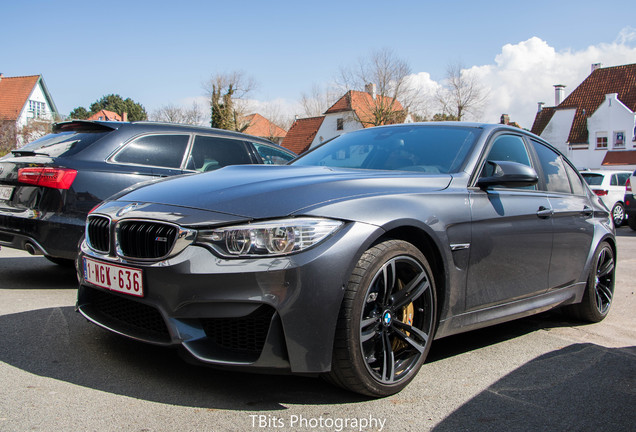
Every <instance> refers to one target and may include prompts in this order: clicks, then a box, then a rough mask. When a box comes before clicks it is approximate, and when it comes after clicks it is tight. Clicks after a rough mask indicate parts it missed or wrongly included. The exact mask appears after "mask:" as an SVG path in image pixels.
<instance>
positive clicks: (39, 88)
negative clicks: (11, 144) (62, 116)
mask: <svg viewBox="0 0 636 432" xmlns="http://www.w3.org/2000/svg"><path fill="white" fill-rule="evenodd" d="M57 114H58V112H57V108H56V106H55V103H54V102H53V98H52V97H51V94H50V93H49V91H48V89H47V88H46V84H44V79H43V78H42V75H32V76H21V77H5V76H4V75H3V74H1V73H0V121H2V122H7V121H11V122H14V123H15V125H16V127H17V128H22V127H24V126H26V125H27V124H28V123H29V121H31V120H33V119H35V120H37V119H41V120H48V121H50V120H53V119H54V118H55V117H56V116H57Z"/></svg>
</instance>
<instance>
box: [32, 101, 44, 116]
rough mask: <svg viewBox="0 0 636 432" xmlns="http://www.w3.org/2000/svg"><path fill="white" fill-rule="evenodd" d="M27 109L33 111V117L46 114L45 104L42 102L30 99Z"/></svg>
mask: <svg viewBox="0 0 636 432" xmlns="http://www.w3.org/2000/svg"><path fill="white" fill-rule="evenodd" d="M29 111H31V112H32V113H33V117H34V118H39V117H44V116H45V115H46V104H45V103H44V102H38V101H34V100H30V101H29Z"/></svg>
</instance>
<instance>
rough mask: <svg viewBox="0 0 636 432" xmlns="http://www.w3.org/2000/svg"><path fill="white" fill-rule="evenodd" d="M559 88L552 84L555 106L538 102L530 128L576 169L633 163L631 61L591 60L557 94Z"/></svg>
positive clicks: (635, 98)
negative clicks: (583, 74)
mask: <svg viewBox="0 0 636 432" xmlns="http://www.w3.org/2000/svg"><path fill="white" fill-rule="evenodd" d="M564 87H565V86H563V85H556V86H555V106H553V107H545V108H544V107H543V106H542V104H541V103H540V104H539V111H538V112H537V114H536V117H535V119H534V124H533V125H532V132H534V133H535V134H537V135H540V136H541V137H543V138H545V139H546V140H547V141H549V142H550V143H552V144H553V145H554V146H556V147H557V148H559V149H560V150H561V151H562V152H563V153H564V154H566V155H567V156H568V158H569V159H570V160H571V161H572V162H573V163H574V164H575V165H576V166H577V167H578V168H599V167H607V168H610V167H617V168H626V169H634V168H636V127H635V125H636V64H630V65H622V66H613V67H606V68H603V67H601V66H600V64H594V65H592V72H591V73H590V75H589V76H588V77H587V78H586V79H585V80H584V81H583V82H582V83H581V84H580V85H579V86H578V87H577V88H576V89H574V90H573V91H572V93H570V94H569V95H568V97H566V98H565V99H562V95H563V91H564Z"/></svg>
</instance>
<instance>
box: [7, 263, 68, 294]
mask: <svg viewBox="0 0 636 432" xmlns="http://www.w3.org/2000/svg"><path fill="white" fill-rule="evenodd" d="M0 274H1V275H2V283H1V284H0V289H47V290H48V289H77V276H76V273H75V268H73V267H70V266H69V267H65V266H60V265H57V264H53V263H52V262H50V261H48V260H47V259H46V258H44V257H41V256H40V257H19V258H6V257H3V258H2V259H1V260H0Z"/></svg>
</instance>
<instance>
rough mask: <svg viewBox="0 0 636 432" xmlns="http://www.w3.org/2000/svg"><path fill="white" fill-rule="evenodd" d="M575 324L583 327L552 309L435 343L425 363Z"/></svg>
mask: <svg viewBox="0 0 636 432" xmlns="http://www.w3.org/2000/svg"><path fill="white" fill-rule="evenodd" d="M578 325H587V324H584V323H580V322H577V321H572V320H571V319H570V318H568V317H567V316H565V315H564V314H563V313H562V312H561V311H560V310H558V309H554V310H551V311H548V312H544V313H541V314H537V315H532V316H530V317H527V318H522V319H517V320H514V321H510V322H506V323H503V324H498V325H495V326H491V327H486V328H483V329H479V330H473V331H470V332H467V333H460V334H458V335H454V336H449V337H445V338H443V339H439V340H435V341H434V342H433V345H432V346H431V351H430V352H429V354H428V358H427V362H429V363H430V362H435V361H439V360H444V359H446V358H450V357H453V356H456V355H459V354H463V353H466V352H469V351H473V350H476V349H480V348H484V347H487V346H490V345H496V344H498V343H500V342H505V341H507V340H511V339H516V338H518V337H521V336H523V335H526V334H529V333H533V332H535V331H538V330H544V329H551V328H559V327H574V326H578Z"/></svg>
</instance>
